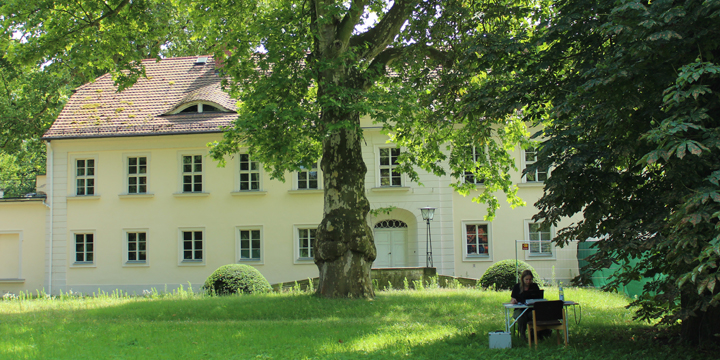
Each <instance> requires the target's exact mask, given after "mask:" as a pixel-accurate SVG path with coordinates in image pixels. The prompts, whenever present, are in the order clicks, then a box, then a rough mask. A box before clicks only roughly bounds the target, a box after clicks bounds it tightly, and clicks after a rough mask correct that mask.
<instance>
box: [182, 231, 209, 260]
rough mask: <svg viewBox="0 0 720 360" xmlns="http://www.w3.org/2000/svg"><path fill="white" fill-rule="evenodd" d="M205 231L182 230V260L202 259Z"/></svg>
mask: <svg viewBox="0 0 720 360" xmlns="http://www.w3.org/2000/svg"><path fill="white" fill-rule="evenodd" d="M203 259H204V256H203V232H202V231H201V230H193V231H182V261H183V262H186V261H189V262H192V261H202V260H203Z"/></svg>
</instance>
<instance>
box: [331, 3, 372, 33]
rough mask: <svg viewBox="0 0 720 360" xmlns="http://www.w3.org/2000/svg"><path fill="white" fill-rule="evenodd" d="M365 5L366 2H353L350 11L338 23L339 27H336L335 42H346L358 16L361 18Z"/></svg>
mask: <svg viewBox="0 0 720 360" xmlns="http://www.w3.org/2000/svg"><path fill="white" fill-rule="evenodd" d="M367 3H368V0H353V2H352V4H350V9H349V10H348V12H347V14H345V16H344V17H343V19H342V21H341V22H340V26H338V31H337V40H340V41H341V42H342V43H343V44H345V43H347V42H348V40H349V39H350V36H351V35H352V32H353V30H354V29H355V25H357V23H358V21H360V16H362V14H363V12H364V10H365V5H367Z"/></svg>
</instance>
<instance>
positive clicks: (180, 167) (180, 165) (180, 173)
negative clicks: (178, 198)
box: [178, 151, 208, 194]
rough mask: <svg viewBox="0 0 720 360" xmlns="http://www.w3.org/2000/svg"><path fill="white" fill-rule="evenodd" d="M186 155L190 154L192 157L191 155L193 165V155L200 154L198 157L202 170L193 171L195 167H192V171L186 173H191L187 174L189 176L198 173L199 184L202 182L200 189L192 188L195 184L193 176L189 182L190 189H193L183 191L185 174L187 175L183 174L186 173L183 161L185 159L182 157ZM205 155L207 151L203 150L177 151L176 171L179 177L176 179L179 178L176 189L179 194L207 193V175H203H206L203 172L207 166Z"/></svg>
mask: <svg viewBox="0 0 720 360" xmlns="http://www.w3.org/2000/svg"><path fill="white" fill-rule="evenodd" d="M186 156H192V157H193V165H194V160H195V156H200V159H201V160H202V171H199V172H197V171H194V170H195V169H192V170H193V171H192V172H190V173H188V174H191V175H189V176H193V177H194V176H197V175H200V177H201V184H202V185H201V188H202V190H201V191H195V189H194V188H195V186H194V185H195V181H194V180H195V179H194V178H193V182H192V183H191V184H192V189H193V191H185V176H187V175H185V174H186V173H185V163H184V160H185V159H184V158H185V157H186ZM206 156H207V152H204V151H183V152H179V153H178V170H179V171H178V176H179V178H178V180H179V191H178V193H179V194H206V193H208V191H207V181H206V180H207V176H205V175H206V174H205V168H206V167H207V166H206V165H207V164H206V161H205V157H206Z"/></svg>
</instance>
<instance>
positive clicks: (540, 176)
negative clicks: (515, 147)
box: [524, 147, 548, 182]
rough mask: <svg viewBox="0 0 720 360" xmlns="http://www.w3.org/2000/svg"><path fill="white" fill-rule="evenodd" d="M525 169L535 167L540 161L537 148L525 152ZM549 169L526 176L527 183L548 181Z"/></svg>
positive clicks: (531, 172)
mask: <svg viewBox="0 0 720 360" xmlns="http://www.w3.org/2000/svg"><path fill="white" fill-rule="evenodd" d="M524 160H525V169H527V168H528V167H530V165H533V164H535V163H536V162H537V160H538V151H537V149H536V148H534V147H531V148H528V149H527V150H525V157H524ZM547 174H548V169H547V168H544V169H535V170H534V171H529V172H527V173H526V174H525V182H542V181H545V180H547Z"/></svg>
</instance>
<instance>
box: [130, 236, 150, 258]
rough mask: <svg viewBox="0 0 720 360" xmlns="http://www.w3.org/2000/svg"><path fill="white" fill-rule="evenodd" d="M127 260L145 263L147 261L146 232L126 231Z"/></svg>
mask: <svg viewBox="0 0 720 360" xmlns="http://www.w3.org/2000/svg"><path fill="white" fill-rule="evenodd" d="M126 234H127V261H128V262H130V263H145V262H146V261H147V233H146V232H127V233H126Z"/></svg>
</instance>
